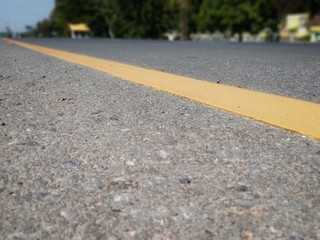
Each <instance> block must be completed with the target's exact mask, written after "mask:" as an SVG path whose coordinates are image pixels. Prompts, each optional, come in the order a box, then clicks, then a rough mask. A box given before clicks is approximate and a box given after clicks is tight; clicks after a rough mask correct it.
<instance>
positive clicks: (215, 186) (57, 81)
mask: <svg viewBox="0 0 320 240" xmlns="http://www.w3.org/2000/svg"><path fill="white" fill-rule="evenodd" d="M29 41H30V42H32V43H36V44H41V45H43V46H47V47H55V48H59V49H63V50H68V51H73V52H77V53H83V54H87V55H92V56H97V57H102V58H108V59H113V60H117V61H121V62H125V63H130V64H134V65H138V66H144V67H148V68H154V69H159V70H163V71H168V72H173V73H177V74H181V75H186V76H192V77H195V78H201V79H206V80H209V81H215V82H216V81H219V82H221V83H224V84H230V85H236V86H241V87H243V88H249V89H254V90H259V91H265V92H270V93H275V94H279V95H284V96H289V97H294V98H299V99H303V100H307V101H313V102H319V100H320V97H319V93H320V91H319V83H320V79H319V76H320V74H319V69H320V66H319V65H320V60H319V53H320V47H319V46H311V45H310V46H307V45H306V46H305V45H295V46H292V45H257V44H243V45H240V44H230V43H223V42H218V43H212V42H207V43H200V42H199V43H193V42H185V43H180V42H173V43H171V42H163V41H124V40H123V41H119V40H118V41H110V40H91V39H90V40H84V41H78V40H46V39H44V40H29ZM0 163H1V164H0V236H1V238H3V239H15V240H17V239H290V240H294V239H319V238H320V225H319V222H320V142H319V141H316V140H313V139H310V138H308V137H305V136H302V135H299V134H295V133H291V132H289V131H285V130H282V129H279V128H275V127H272V126H269V125H266V124H263V123H259V122H256V121H253V120H250V119H246V118H243V117H240V116H237V115H234V114H232V113H227V112H224V111H221V110H218V109H215V108H211V107H208V106H205V105H202V104H199V103H195V102H192V101H189V100H186V99H182V98H178V97H176V96H172V95H170V94H166V93H163V92H159V91H155V90H153V89H150V88H148V87H145V86H142V85H137V84H133V83H130V82H127V81H123V80H121V79H119V78H116V77H113V76H111V75H108V74H105V73H102V72H98V71H95V70H92V69H89V68H86V67H82V66H79V65H76V64H73V63H69V62H65V61H62V60H58V59H55V58H52V57H48V56H46V55H43V54H40V53H36V52H33V51H31V50H27V49H24V48H21V47H18V46H16V45H13V44H7V43H6V42H5V41H1V40H0Z"/></svg>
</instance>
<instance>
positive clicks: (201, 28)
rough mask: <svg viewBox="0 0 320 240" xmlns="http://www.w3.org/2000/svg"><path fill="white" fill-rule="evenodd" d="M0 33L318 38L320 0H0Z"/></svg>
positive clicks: (271, 39) (272, 39)
mask: <svg viewBox="0 0 320 240" xmlns="http://www.w3.org/2000/svg"><path fill="white" fill-rule="evenodd" d="M0 36H6V37H14V38H18V37H70V38H88V37H106V38H146V39H168V40H187V39H192V40H207V41H208V40H214V39H228V40H231V41H244V42H278V41H282V42H314V43H316V42H320V0H55V1H54V0H0Z"/></svg>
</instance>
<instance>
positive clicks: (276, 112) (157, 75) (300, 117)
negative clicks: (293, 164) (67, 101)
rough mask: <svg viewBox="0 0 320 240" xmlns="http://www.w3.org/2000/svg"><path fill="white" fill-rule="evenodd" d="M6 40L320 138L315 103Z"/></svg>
mask: <svg viewBox="0 0 320 240" xmlns="http://www.w3.org/2000/svg"><path fill="white" fill-rule="evenodd" d="M7 41H8V42H10V43H15V44H17V45H19V46H22V47H25V48H28V49H32V50H35V51H38V52H41V53H43V54H47V55H49V56H53V57H56V58H59V59H63V60H65V61H69V62H73V63H77V64H80V65H83V66H87V67H90V68H94V69H96V70H100V71H102V72H105V73H108V74H112V75H114V76H117V77H119V78H122V79H125V80H129V81H131V82H134V83H139V84H143V85H146V86H149V87H152V88H154V89H157V90H160V91H165V92H168V93H171V94H174V95H177V96H181V97H185V98H189V99H192V100H194V101H197V102H200V103H204V104H206V105H210V106H213V107H217V108H220V109H224V110H226V111H230V112H233V113H236V114H240V115H242V116H246V117H249V118H253V119H256V120H258V121H261V122H264V123H268V124H271V125H274V126H277V127H281V128H284V129H287V130H290V131H294V132H297V133H300V134H303V135H307V136H310V137H312V138H315V139H320V104H318V103H312V102H307V101H302V100H298V99H293V98H287V97H282V96H277V95H273V94H267V93H262V92H256V91H251V90H247V89H241V88H237V87H232V86H226V85H222V84H217V83H212V82H208V81H203V80H197V79H192V78H188V77H183V76H178V75H175V74H170V73H165V72H161V71H156V70H150V69H145V68H141V67H136V66H132V65H128V64H123V63H119V62H115V61H109V60H104V59H98V58H94V57H89V56H84V55H79V54H75V53H69V52H65V51H60V50H56V49H50V48H45V47H40V46H36V45H32V44H28V43H23V42H19V41H13V40H7Z"/></svg>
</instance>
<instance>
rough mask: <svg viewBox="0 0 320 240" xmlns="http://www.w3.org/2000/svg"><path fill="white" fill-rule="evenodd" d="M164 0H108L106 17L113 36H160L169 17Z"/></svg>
mask: <svg viewBox="0 0 320 240" xmlns="http://www.w3.org/2000/svg"><path fill="white" fill-rule="evenodd" d="M166 11H167V9H166V5H165V4H164V2H163V0H135V1H132V0H122V1H118V0H106V8H105V19H106V22H107V24H108V26H109V31H110V33H111V35H112V36H114V37H120V38H159V37H161V35H162V34H163V32H164V31H165V30H166V28H167V26H168V25H169V24H168V18H167V17H166Z"/></svg>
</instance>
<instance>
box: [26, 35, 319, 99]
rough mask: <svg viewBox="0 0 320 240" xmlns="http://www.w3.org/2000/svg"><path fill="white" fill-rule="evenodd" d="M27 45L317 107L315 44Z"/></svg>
mask: <svg viewBox="0 0 320 240" xmlns="http://www.w3.org/2000/svg"><path fill="white" fill-rule="evenodd" d="M25 41H26V42H29V43H34V44H38V45H41V46H45V47H51V48H56V49H61V50H65V51H70V52H74V53H80V54H85V55H89V56H95V57H99V58H105V59H110V60H115V61H119V62H124V63H129V64H132V65H136V66H142V67H146V68H152V69H157V70H161V71H166V72H170V73H175V74H179V75H184V76H190V77H193V78H197V79H204V80H207V81H213V82H219V83H221V84H227V85H234V86H240V87H243V88H247V89H252V90H256V91H262V92H268V93H274V94H277V95H281V96H288V97H292V98H298V99H303V100H307V101H311V102H317V103H320V46H319V45H299V44H295V45H289V44H255V43H251V44H248V43H247V44H239V43H230V42H168V41H142V40H132V41H128V40H103V39H95V40H94V39H86V40H83V39H82V40H71V39H59V40H51V39H30V40H25Z"/></svg>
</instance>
